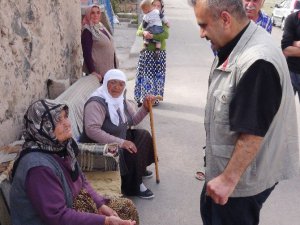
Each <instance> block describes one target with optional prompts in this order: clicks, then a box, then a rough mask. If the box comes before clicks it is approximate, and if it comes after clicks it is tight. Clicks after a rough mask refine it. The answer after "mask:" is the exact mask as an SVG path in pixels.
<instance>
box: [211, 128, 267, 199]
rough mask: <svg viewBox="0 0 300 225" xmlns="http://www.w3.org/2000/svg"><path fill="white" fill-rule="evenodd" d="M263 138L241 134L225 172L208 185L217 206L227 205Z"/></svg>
mask: <svg viewBox="0 0 300 225" xmlns="http://www.w3.org/2000/svg"><path fill="white" fill-rule="evenodd" d="M262 140H263V137H260V136H256V135H251V134H243V133H242V134H240V135H239V137H238V139H237V141H236V144H235V148H234V151H233V153H232V156H231V158H230V160H229V162H228V164H227V166H226V168H225V169H224V171H223V172H222V173H221V174H220V175H219V176H217V177H215V178H214V179H212V180H211V181H209V182H208V183H207V187H206V193H207V195H208V196H210V197H211V198H212V199H213V200H214V202H215V203H216V204H220V205H225V204H226V203H227V201H228V198H229V197H230V195H231V194H232V192H233V191H234V189H235V186H236V185H237V184H238V182H239V180H240V179H241V177H242V175H243V173H244V172H245V170H246V169H247V168H248V166H249V165H250V164H251V162H252V161H253V160H254V158H255V157H256V154H257V152H258V151H259V149H260V145H261V142H262Z"/></svg>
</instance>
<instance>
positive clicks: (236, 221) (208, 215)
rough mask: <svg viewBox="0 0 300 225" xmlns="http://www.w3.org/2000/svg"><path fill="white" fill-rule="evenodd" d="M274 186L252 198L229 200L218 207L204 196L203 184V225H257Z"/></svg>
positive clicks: (204, 188)
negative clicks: (263, 206)
mask: <svg viewBox="0 0 300 225" xmlns="http://www.w3.org/2000/svg"><path fill="white" fill-rule="evenodd" d="M275 186H276V184H275V185H274V186H273V187H271V188H268V189H266V190H265V191H263V192H261V193H259V194H257V195H254V196H249V197H238V198H229V200H228V202H227V203H226V204H225V205H218V204H215V203H214V201H213V200H212V198H211V197H209V196H207V195H206V184H205V185H204V186H203V189H202V193H201V198H200V213H201V217H202V221H203V225H258V224H259V214H260V210H261V208H262V205H263V203H264V202H265V201H266V199H267V198H268V197H269V195H270V194H271V192H272V191H273V190H274V188H275Z"/></svg>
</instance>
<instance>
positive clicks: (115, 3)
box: [111, 0, 120, 13]
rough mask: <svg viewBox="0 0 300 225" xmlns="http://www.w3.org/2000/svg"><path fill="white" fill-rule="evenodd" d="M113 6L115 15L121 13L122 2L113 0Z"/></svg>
mask: <svg viewBox="0 0 300 225" xmlns="http://www.w3.org/2000/svg"><path fill="white" fill-rule="evenodd" d="M111 6H112V8H113V10H114V12H115V13H117V12H119V11H120V0H111Z"/></svg>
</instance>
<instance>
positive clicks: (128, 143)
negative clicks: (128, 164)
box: [121, 140, 137, 153]
mask: <svg viewBox="0 0 300 225" xmlns="http://www.w3.org/2000/svg"><path fill="white" fill-rule="evenodd" d="M121 148H124V149H126V150H127V151H128V152H130V153H136V152H137V148H136V146H135V144H134V143H133V142H132V141H127V140H125V141H124V142H123V144H122V145H121Z"/></svg>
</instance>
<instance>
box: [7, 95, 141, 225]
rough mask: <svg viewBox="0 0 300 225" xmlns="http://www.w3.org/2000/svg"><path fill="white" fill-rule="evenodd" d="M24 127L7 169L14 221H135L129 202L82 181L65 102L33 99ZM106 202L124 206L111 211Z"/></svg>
mask: <svg viewBox="0 0 300 225" xmlns="http://www.w3.org/2000/svg"><path fill="white" fill-rule="evenodd" d="M24 126H25V131H24V133H23V135H24V137H25V143H24V145H23V150H22V151H21V153H20V156H19V157H18V159H17V160H16V162H15V164H14V168H13V171H12V177H13V181H12V187H11V192H10V212H11V220H12V224H13V225H20V224H49V225H50V224H51V225H56V224H57V225H60V224H72V225H77V224H78V225H82V224H85V225H99V224H102V225H113V224H118V225H135V224H136V221H134V220H131V219H130V218H133V217H134V216H135V218H137V212H136V209H135V207H134V205H133V203H132V202H131V201H130V200H128V199H115V200H113V201H110V200H109V199H107V198H104V197H103V196H100V195H99V194H97V193H96V192H95V191H94V190H93V188H92V187H91V186H90V184H89V183H88V182H87V180H86V179H85V176H84V175H83V173H82V171H81V170H80V167H79V165H78V163H77V160H76V155H77V154H78V147H77V144H76V142H75V141H74V140H73V139H72V129H71V124H70V121H69V119H68V106H67V105H64V104H57V103H55V102H53V101H51V100H39V101H37V102H34V103H33V104H32V105H31V106H30V107H29V108H28V110H27V112H26V114H25V116H24ZM108 205H115V206H116V208H119V209H120V208H122V207H123V208H122V209H121V210H123V211H119V212H116V211H115V210H114V209H112V208H110V207H109V206H108ZM120 205H121V206H122V207H120ZM128 208H129V209H128ZM125 211H126V212H130V213H132V214H131V215H128V214H130V213H128V214H127V215H126V216H125V217H126V218H123V219H121V218H120V217H119V216H118V214H119V215H121V214H122V213H124V212H125ZM134 213H136V215H134ZM131 216H132V217H131Z"/></svg>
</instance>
